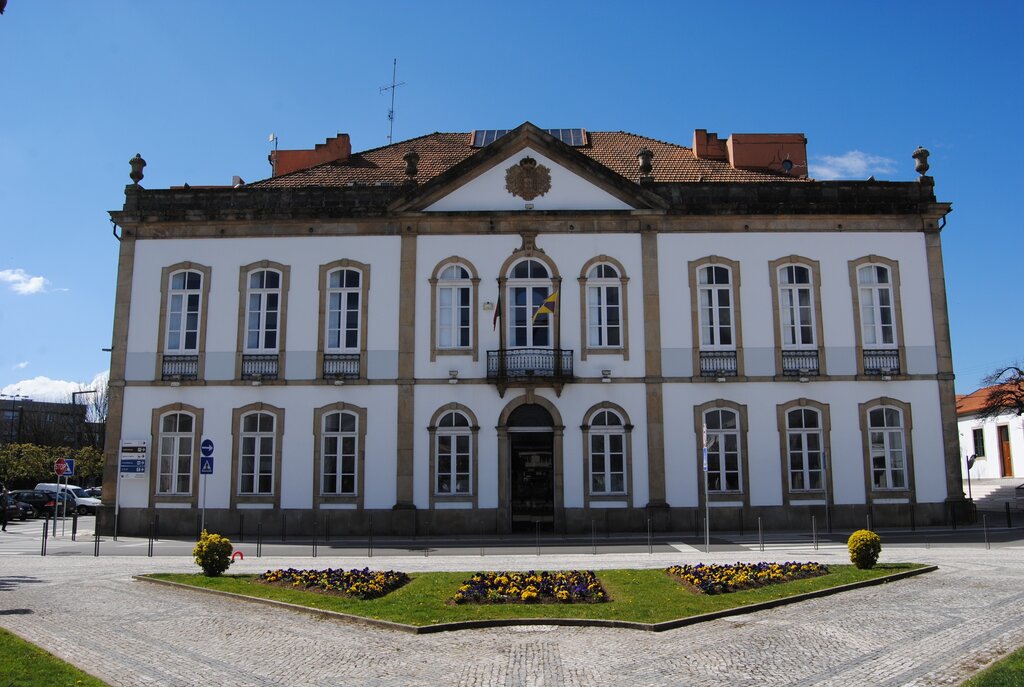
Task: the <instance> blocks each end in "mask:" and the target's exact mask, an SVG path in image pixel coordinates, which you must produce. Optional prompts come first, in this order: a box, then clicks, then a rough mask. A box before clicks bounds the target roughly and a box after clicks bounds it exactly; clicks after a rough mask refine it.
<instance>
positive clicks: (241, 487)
mask: <svg viewBox="0 0 1024 687" xmlns="http://www.w3.org/2000/svg"><path fill="white" fill-rule="evenodd" d="M275 425H276V418H275V417H274V415H273V414H271V413H262V412H255V413H248V414H246V415H243V416H242V431H241V434H240V440H241V449H240V451H239V459H240V460H239V471H238V493H239V494H245V495H269V494H273V493H274V456H275V452H276V449H277V434H276V431H275Z"/></svg>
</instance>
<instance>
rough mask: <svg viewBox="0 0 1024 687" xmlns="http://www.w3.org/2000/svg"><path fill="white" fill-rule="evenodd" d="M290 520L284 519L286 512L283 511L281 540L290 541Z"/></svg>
mask: <svg viewBox="0 0 1024 687" xmlns="http://www.w3.org/2000/svg"><path fill="white" fill-rule="evenodd" d="M287 529H288V522H287V521H286V520H285V519H284V513H281V542H282V543H284V542H286V541H288V531H287Z"/></svg>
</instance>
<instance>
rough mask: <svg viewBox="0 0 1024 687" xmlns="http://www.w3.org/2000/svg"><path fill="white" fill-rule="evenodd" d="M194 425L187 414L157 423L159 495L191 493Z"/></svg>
mask: <svg viewBox="0 0 1024 687" xmlns="http://www.w3.org/2000/svg"><path fill="white" fill-rule="evenodd" d="M193 423H194V420H193V418H192V416H191V415H189V414H187V413H169V414H167V415H164V416H163V418H161V420H160V439H159V443H158V446H159V447H160V449H159V450H160V455H159V473H158V476H157V493H158V494H164V495H189V494H191V493H192V457H193V447H194V444H195V434H194V429H193V427H194V424H193Z"/></svg>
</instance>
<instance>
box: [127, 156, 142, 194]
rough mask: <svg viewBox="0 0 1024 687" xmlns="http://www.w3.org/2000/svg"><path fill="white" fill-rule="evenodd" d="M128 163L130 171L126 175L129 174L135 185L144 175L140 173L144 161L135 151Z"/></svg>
mask: <svg viewBox="0 0 1024 687" xmlns="http://www.w3.org/2000/svg"><path fill="white" fill-rule="evenodd" d="M128 164H130V165H131V166H132V173H131V174H129V175H128V176H130V177H131V178H132V181H133V182H134V183H135V185H136V186H138V185H139V182H140V181H142V177H144V176H145V175H144V174H143V173H142V168H143V167H145V166H146V161H145V160H143V159H142V155H140V154H139V153H135V157H133V158H132V159H131V160H128Z"/></svg>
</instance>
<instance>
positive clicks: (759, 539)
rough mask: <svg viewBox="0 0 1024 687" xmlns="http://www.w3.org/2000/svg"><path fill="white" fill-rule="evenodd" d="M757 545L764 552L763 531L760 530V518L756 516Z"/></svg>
mask: <svg viewBox="0 0 1024 687" xmlns="http://www.w3.org/2000/svg"><path fill="white" fill-rule="evenodd" d="M757 543H758V545H759V546H760V547H761V550H762V551H764V530H763V529H761V516H760V515H759V516H757Z"/></svg>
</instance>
